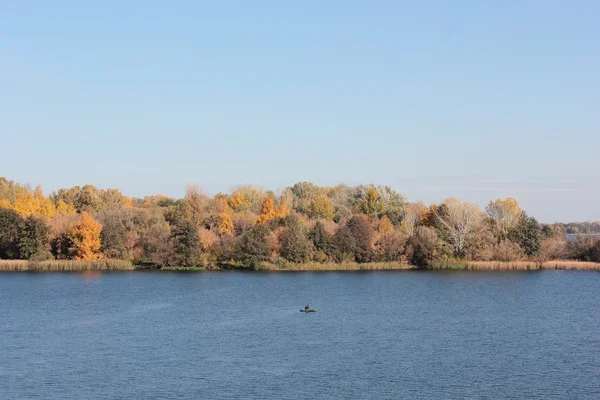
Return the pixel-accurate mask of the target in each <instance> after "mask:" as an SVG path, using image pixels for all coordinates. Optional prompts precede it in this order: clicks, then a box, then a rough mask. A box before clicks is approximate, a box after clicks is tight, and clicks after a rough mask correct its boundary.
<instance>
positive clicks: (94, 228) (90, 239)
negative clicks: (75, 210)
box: [68, 212, 102, 260]
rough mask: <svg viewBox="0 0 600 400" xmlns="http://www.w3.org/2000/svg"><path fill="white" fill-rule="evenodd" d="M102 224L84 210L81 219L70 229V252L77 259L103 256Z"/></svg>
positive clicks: (94, 258) (91, 258)
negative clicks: (101, 247) (101, 246)
mask: <svg viewBox="0 0 600 400" xmlns="http://www.w3.org/2000/svg"><path fill="white" fill-rule="evenodd" d="M101 232H102V225H101V224H100V222H98V221H96V220H95V219H94V218H93V217H92V216H91V215H90V214H88V213H86V212H84V213H82V214H81V216H80V217H79V220H78V221H77V222H76V223H75V225H74V226H73V227H72V228H71V229H70V230H69V232H68V236H69V239H70V240H71V243H72V245H71V247H70V249H69V250H70V252H71V256H72V257H73V258H74V259H75V260H96V259H98V258H101V257H102V254H101V253H100V245H101V243H100V233H101Z"/></svg>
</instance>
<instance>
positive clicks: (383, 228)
mask: <svg viewBox="0 0 600 400" xmlns="http://www.w3.org/2000/svg"><path fill="white" fill-rule="evenodd" d="M393 230H394V225H393V224H392V222H391V221H390V219H389V218H388V217H387V216H385V215H384V216H383V217H381V219H380V220H379V221H378V222H377V232H379V233H380V234H382V235H385V234H386V233H389V232H392V231H393Z"/></svg>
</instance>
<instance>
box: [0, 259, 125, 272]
mask: <svg viewBox="0 0 600 400" xmlns="http://www.w3.org/2000/svg"><path fill="white" fill-rule="evenodd" d="M133 269H135V267H134V266H133V265H132V264H131V262H129V261H124V260H111V259H106V260H82V261H76V260H48V261H27V260H0V271H129V270H133Z"/></svg>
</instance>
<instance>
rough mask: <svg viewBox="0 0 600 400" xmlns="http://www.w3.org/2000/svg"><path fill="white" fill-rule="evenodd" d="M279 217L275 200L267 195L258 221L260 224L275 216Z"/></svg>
mask: <svg viewBox="0 0 600 400" xmlns="http://www.w3.org/2000/svg"><path fill="white" fill-rule="evenodd" d="M275 217H277V210H275V202H274V201H273V199H272V198H270V197H265V200H264V201H263V204H262V208H261V209H260V215H259V216H258V219H257V222H258V223H259V224H262V223H265V222H268V221H270V220H272V219H273V218H275Z"/></svg>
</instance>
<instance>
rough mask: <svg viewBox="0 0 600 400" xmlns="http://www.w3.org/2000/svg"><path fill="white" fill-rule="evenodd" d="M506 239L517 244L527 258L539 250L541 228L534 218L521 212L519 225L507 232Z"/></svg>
mask: <svg viewBox="0 0 600 400" xmlns="http://www.w3.org/2000/svg"><path fill="white" fill-rule="evenodd" d="M508 239H509V240H511V241H513V242H514V243H516V244H518V245H519V246H520V247H521V249H522V250H523V252H524V253H525V254H526V255H527V256H534V255H536V254H537V253H538V252H539V251H540V248H541V243H542V228H541V226H540V224H539V222H538V221H537V220H536V219H535V218H533V217H529V216H528V215H527V214H526V213H525V212H523V213H521V218H520V219H519V223H518V224H517V225H516V227H515V228H514V229H512V230H511V231H510V232H509V234H508Z"/></svg>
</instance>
